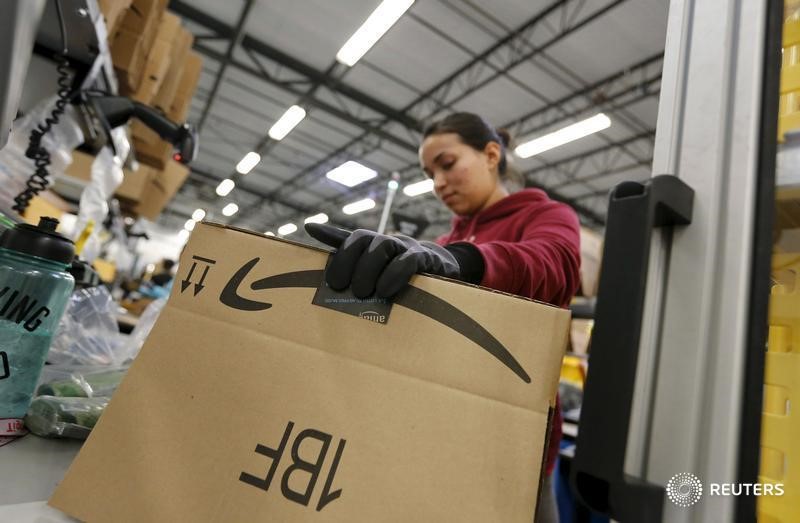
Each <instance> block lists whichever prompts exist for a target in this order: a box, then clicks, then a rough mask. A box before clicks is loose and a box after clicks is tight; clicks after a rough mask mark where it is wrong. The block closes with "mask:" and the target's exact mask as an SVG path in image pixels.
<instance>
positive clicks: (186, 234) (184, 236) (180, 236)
mask: <svg viewBox="0 0 800 523" xmlns="http://www.w3.org/2000/svg"><path fill="white" fill-rule="evenodd" d="M190 234H192V233H190V232H189V231H187V230H186V229H181V232H179V233H178V241H179V242H181V243H186V240H188V239H189V235H190Z"/></svg>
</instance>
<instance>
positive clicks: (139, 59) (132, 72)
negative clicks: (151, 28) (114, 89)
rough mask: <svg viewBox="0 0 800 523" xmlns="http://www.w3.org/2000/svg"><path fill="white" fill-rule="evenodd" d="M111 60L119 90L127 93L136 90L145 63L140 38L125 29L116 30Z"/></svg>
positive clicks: (145, 56) (145, 59)
mask: <svg viewBox="0 0 800 523" xmlns="http://www.w3.org/2000/svg"><path fill="white" fill-rule="evenodd" d="M111 60H112V62H113V63H114V70H115V71H116V73H117V78H118V79H119V81H120V88H124V89H127V90H129V91H135V90H136V89H138V87H139V83H140V82H141V80H142V74H143V73H144V66H145V63H146V62H147V53H146V52H145V49H144V46H143V45H142V38H141V36H139V35H138V34H136V33H132V32H130V31H126V30H125V29H120V30H118V31H117V33H116V34H115V35H114V39H113V41H112V42H111Z"/></svg>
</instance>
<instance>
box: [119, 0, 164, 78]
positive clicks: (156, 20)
mask: <svg viewBox="0 0 800 523" xmlns="http://www.w3.org/2000/svg"><path fill="white" fill-rule="evenodd" d="M166 7H167V3H166V0H133V2H132V3H131V6H130V7H129V8H128V9H127V10H126V11H125V13H124V15H122V21H121V22H119V28H118V29H115V32H114V33H113V34H111V33H109V34H110V35H111V36H109V41H110V43H111V58H112V60H113V61H114V69H116V71H117V77H118V79H119V84H120V89H121V91H123V92H126V91H127V92H135V91H136V90H137V89H138V88H139V84H140V83H141V81H142V78H143V75H144V69H145V64H146V63H147V58H148V55H149V54H150V50H151V49H152V47H153V44H154V42H155V39H156V34H157V32H158V28H159V24H160V21H161V18H162V15H163V14H164V10H165V9H166Z"/></svg>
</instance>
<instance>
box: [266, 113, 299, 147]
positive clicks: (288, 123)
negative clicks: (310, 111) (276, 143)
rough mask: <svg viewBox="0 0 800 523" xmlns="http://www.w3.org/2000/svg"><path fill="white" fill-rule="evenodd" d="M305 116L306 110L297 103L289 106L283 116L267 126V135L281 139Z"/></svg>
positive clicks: (274, 138)
mask: <svg viewBox="0 0 800 523" xmlns="http://www.w3.org/2000/svg"><path fill="white" fill-rule="evenodd" d="M305 117H306V110H305V109H303V108H302V107H300V106H299V105H293V106H291V107H289V108H288V109H286V112H285V113H283V116H281V117H280V118H279V119H278V121H277V122H275V123H274V124H273V125H272V127H270V128H269V137H270V138H272V139H273V140H283V139H284V137H286V135H287V134H289V133H290V132H292V129H294V128H295V126H297V124H299V123H300V122H301V121H303V118H305Z"/></svg>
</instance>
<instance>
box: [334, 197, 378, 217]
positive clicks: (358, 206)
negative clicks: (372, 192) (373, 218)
mask: <svg viewBox="0 0 800 523" xmlns="http://www.w3.org/2000/svg"><path fill="white" fill-rule="evenodd" d="M373 207H375V200H373V199H372V198H364V199H363V200H358V201H357V202H353V203H348V204H347V205H345V206H344V207H342V212H343V213H345V214H356V213H359V212H364V211H368V210H370V209H372V208H373Z"/></svg>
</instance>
